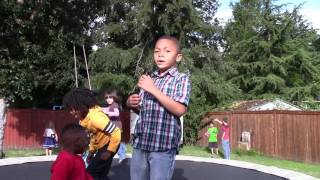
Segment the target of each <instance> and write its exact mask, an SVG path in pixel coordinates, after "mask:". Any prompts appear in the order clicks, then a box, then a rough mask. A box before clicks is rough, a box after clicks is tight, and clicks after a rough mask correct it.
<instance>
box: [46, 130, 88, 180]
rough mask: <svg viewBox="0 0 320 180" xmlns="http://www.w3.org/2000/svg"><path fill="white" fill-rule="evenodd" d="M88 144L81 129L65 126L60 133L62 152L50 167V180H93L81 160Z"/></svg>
mask: <svg viewBox="0 0 320 180" xmlns="http://www.w3.org/2000/svg"><path fill="white" fill-rule="evenodd" d="M88 144H89V138H88V135H87V133H86V131H85V129H84V128H83V127H81V126H80V125H78V124H68V125H66V126H65V127H64V128H63V129H62V133H61V146H62V150H61V151H60V152H59V154H58V157H57V159H56V161H55V162H54V163H53V164H52V166H51V180H93V178H92V177H91V176H90V175H89V173H87V171H86V168H85V165H84V162H83V160H82V158H81V154H82V153H83V152H84V151H85V150H86V148H87V147H88Z"/></svg>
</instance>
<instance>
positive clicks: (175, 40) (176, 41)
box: [157, 35, 181, 53]
mask: <svg viewBox="0 0 320 180" xmlns="http://www.w3.org/2000/svg"><path fill="white" fill-rule="evenodd" d="M161 39H168V40H171V41H173V42H174V43H175V44H176V46H177V51H178V52H179V53H180V52H181V47H180V42H179V41H178V39H177V38H175V37H172V36H168V35H164V36H161V37H159V38H158V40H157V42H158V41H159V40H161Z"/></svg>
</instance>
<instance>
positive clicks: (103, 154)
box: [100, 151, 112, 160]
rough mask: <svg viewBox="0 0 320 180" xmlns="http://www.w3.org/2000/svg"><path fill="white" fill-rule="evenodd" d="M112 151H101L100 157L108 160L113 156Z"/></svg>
mask: <svg viewBox="0 0 320 180" xmlns="http://www.w3.org/2000/svg"><path fill="white" fill-rule="evenodd" d="M111 154H112V152H110V151H105V152H103V153H101V156H100V158H101V159H103V160H108V159H109V158H110V157H111Z"/></svg>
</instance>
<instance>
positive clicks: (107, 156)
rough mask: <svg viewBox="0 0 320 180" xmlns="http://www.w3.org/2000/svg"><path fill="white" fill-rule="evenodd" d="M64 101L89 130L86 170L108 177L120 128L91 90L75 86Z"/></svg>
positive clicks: (97, 175) (116, 148)
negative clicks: (99, 103) (105, 111)
mask: <svg viewBox="0 0 320 180" xmlns="http://www.w3.org/2000/svg"><path fill="white" fill-rule="evenodd" d="M63 104H64V106H65V107H66V108H67V110H69V112H70V114H71V115H72V116H73V117H75V118H76V119H78V120H79V124H80V125H81V126H82V127H84V128H86V129H87V131H88V133H89V134H90V144H89V154H88V157H87V159H86V161H87V163H88V167H87V171H88V172H89V173H90V175H91V176H92V177H93V178H94V179H95V180H97V179H109V178H108V172H109V170H110V167H111V163H112V159H113V157H114V155H115V153H116V152H117V150H118V148H119V144H120V140H121V131H120V129H119V128H118V127H117V126H116V125H115V124H114V123H113V122H112V121H110V119H109V118H108V116H107V115H106V114H105V113H104V112H103V111H102V109H101V107H100V106H99V105H98V102H97V100H96V98H95V96H94V94H93V92H92V91H90V90H89V89H86V88H76V89H73V90H71V91H70V92H68V93H67V94H66V95H65V96H64V98H63Z"/></svg>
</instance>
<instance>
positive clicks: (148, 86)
mask: <svg viewBox="0 0 320 180" xmlns="http://www.w3.org/2000/svg"><path fill="white" fill-rule="evenodd" d="M138 87H139V88H141V89H143V90H145V91H147V92H148V93H151V94H152V91H153V90H154V89H155V88H157V87H156V86H155V85H154V82H153V79H152V78H151V77H150V76H149V75H142V76H141V77H140V79H139V82H138Z"/></svg>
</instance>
